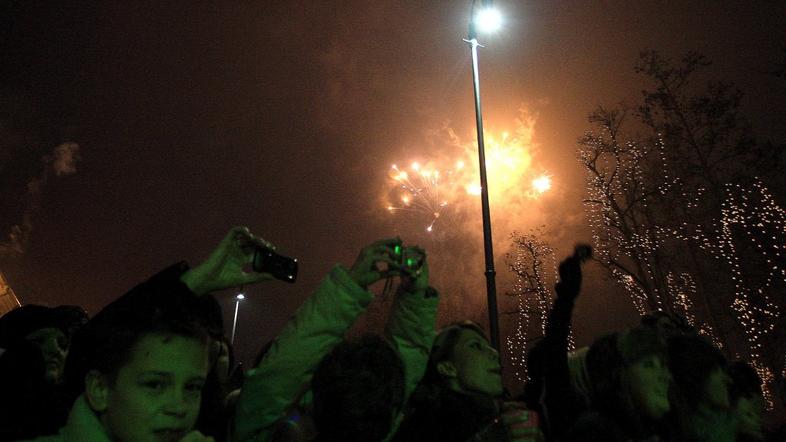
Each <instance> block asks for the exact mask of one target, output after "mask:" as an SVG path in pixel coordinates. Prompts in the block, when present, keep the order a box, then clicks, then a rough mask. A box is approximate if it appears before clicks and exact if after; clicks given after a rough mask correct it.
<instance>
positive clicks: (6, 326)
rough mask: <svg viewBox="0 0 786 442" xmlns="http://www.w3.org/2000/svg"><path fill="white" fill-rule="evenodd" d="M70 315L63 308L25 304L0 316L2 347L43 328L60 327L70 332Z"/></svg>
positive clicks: (0, 340)
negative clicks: (65, 313) (64, 312)
mask: <svg viewBox="0 0 786 442" xmlns="http://www.w3.org/2000/svg"><path fill="white" fill-rule="evenodd" d="M67 316H68V315H64V314H63V311H62V310H58V309H57V308H52V307H46V306H43V305H35V304H29V305H23V306H21V307H18V308H16V309H14V310H11V311H10V312H8V313H6V314H5V315H3V316H2V317H0V348H8V347H10V346H11V345H13V344H15V343H17V342H20V341H22V340H24V338H25V336H27V335H29V334H30V333H32V332H34V331H36V330H40V329H42V328H47V327H54V328H59V329H60V330H62V331H63V333H65V334H66V335H68V334H69V324H70V321H69V320H68V317H67Z"/></svg>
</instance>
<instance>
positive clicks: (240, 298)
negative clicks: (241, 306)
mask: <svg viewBox="0 0 786 442" xmlns="http://www.w3.org/2000/svg"><path fill="white" fill-rule="evenodd" d="M235 299H237V300H238V301H242V300H244V299H246V295H244V294H242V293H238V294H237V296H236V297H235Z"/></svg>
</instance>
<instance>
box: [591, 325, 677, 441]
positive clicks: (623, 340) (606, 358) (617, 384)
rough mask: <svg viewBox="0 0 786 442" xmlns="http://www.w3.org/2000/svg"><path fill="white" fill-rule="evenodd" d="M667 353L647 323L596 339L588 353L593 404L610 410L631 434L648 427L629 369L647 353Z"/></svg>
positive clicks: (610, 413) (606, 410)
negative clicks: (632, 390)
mask: <svg viewBox="0 0 786 442" xmlns="http://www.w3.org/2000/svg"><path fill="white" fill-rule="evenodd" d="M664 355H665V348H664V346H663V344H662V343H661V341H660V339H658V336H657V334H656V333H655V332H654V331H653V330H651V329H648V328H644V327H634V328H631V329H629V330H627V331H625V332H620V333H612V334H608V335H604V336H601V337H600V338H598V339H596V340H595V342H593V343H592V346H590V348H589V350H588V351H587V357H586V369H587V374H588V376H589V381H590V385H591V386H590V388H591V392H590V395H591V401H592V407H593V408H595V409H597V410H599V411H601V412H604V413H605V414H607V415H608V417H610V418H611V419H613V420H614V421H615V422H616V423H617V424H618V425H620V426H621V427H622V428H625V429H626V432H628V433H630V434H638V433H641V432H642V431H644V430H645V424H644V419H643V418H642V416H640V414H639V412H638V410H637V409H636V407H635V406H634V404H633V399H632V398H631V396H630V389H629V387H628V385H627V382H628V381H627V370H628V369H629V368H630V366H631V365H633V364H635V363H636V362H638V361H640V360H641V359H643V358H645V357H649V356H660V357H663V356H664Z"/></svg>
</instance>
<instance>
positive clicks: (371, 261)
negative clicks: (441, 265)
mask: <svg viewBox="0 0 786 442" xmlns="http://www.w3.org/2000/svg"><path fill="white" fill-rule="evenodd" d="M349 275H350V277H352V279H353V280H354V281H355V282H356V283H357V284H358V285H359V286H361V287H363V288H364V289H366V288H367V287H368V286H369V285H371V284H373V283H375V282H377V281H380V280H382V279H385V278H390V277H393V276H401V281H402V285H403V288H404V289H405V290H407V291H416V290H420V287H421V286H424V287H423V288H422V290H425V289H426V288H428V267H427V266H426V253H425V251H423V249H420V248H417V247H404V245H403V242H402V241H401V238H398V237H396V238H388V239H383V240H379V241H376V242H374V243H372V244H371V245H369V246H367V247H365V248H363V250H361V251H360V254H359V255H358V258H357V260H355V263H354V264H353V265H352V268H351V269H350V270H349Z"/></svg>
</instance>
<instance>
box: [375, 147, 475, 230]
mask: <svg viewBox="0 0 786 442" xmlns="http://www.w3.org/2000/svg"><path fill="white" fill-rule="evenodd" d="M459 165H460V164H457V168H458V167H459ZM461 167H463V165H461ZM454 172H455V171H454V170H451V171H448V173H447V174H444V175H446V176H447V177H450V176H452V175H453V174H454ZM442 175H443V173H442V172H440V170H438V169H435V168H431V167H422V166H421V165H420V163H418V162H413V163H412V165H411V166H410V172H407V171H406V170H401V169H400V168H399V167H398V166H397V165H395V164H394V165H393V166H391V168H390V178H391V179H392V180H393V181H394V182H395V183H396V190H397V194H398V202H397V203H396V205H394V204H392V203H391V204H388V207H387V209H388V211H389V212H391V213H392V212H397V211H412V212H417V213H420V214H424V215H426V216H427V217H428V218H429V219H430V221H429V222H428V224H427V225H426V231H427V232H431V231H433V230H434V224H435V223H436V222H437V220H438V219H439V217H440V216H441V215H442V211H443V209H444V208H445V207H446V206H447V205H448V201H447V200H446V199H444V196H443V195H442V193H444V192H442V189H441V186H440V176H442Z"/></svg>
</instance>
